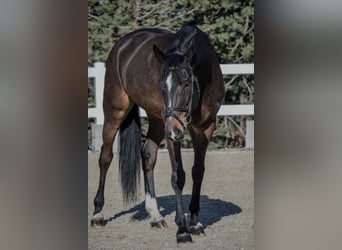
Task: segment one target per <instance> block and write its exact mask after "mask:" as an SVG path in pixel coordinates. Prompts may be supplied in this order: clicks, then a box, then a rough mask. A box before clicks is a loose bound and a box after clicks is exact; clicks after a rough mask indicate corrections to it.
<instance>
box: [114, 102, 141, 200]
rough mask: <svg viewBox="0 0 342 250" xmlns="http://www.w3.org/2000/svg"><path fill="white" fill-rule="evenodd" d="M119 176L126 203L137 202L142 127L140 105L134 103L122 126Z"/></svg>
mask: <svg viewBox="0 0 342 250" xmlns="http://www.w3.org/2000/svg"><path fill="white" fill-rule="evenodd" d="M119 139H120V149H119V150H120V153H119V176H120V178H121V188H122V193H123V200H124V203H125V205H127V204H129V203H131V202H135V203H136V202H137V189H138V187H139V185H140V160H141V154H140V147H141V129H140V117H139V107H138V106H137V105H134V106H133V108H132V110H131V111H130V112H129V114H128V115H127V117H126V119H125V120H124V122H123V123H122V125H121V127H120V133H119Z"/></svg>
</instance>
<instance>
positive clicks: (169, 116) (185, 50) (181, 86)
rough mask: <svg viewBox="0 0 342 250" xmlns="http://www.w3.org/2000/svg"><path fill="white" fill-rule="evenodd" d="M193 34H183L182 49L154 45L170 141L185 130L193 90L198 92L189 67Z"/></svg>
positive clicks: (189, 118)
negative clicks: (159, 67)
mask: <svg viewBox="0 0 342 250" xmlns="http://www.w3.org/2000/svg"><path fill="white" fill-rule="evenodd" d="M194 35H195V33H193V34H190V37H186V38H187V39H186V41H185V43H186V44H184V43H183V44H182V46H183V47H182V48H181V49H179V48H176V49H171V50H170V51H169V52H168V53H164V52H163V51H161V50H160V49H159V48H158V47H157V46H156V45H154V46H153V51H154V54H155V56H156V58H157V59H158V61H159V62H161V63H162V65H163V66H162V73H161V77H160V80H159V86H160V89H161V92H162V96H163V99H164V105H163V106H164V119H165V135H166V137H167V138H169V139H171V140H173V141H179V140H181V139H182V138H183V133H184V130H185V129H186V127H187V126H188V124H189V123H190V122H191V111H192V102H193V96H194V91H198V83H197V79H196V77H195V75H194V72H193V69H192V66H193V64H194V60H195V57H194V54H193V45H192V44H193V41H192V40H193V37H194ZM183 39H184V37H183ZM174 44H175V43H174Z"/></svg>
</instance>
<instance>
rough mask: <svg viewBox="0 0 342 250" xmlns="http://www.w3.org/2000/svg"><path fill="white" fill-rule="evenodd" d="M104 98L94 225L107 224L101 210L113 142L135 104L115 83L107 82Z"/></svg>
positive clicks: (92, 222)
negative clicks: (101, 143) (114, 94)
mask: <svg viewBox="0 0 342 250" xmlns="http://www.w3.org/2000/svg"><path fill="white" fill-rule="evenodd" d="M106 73H107V72H106ZM113 93H116V96H112V94H113ZM120 93H123V94H120ZM104 100H105V101H104V105H103V108H104V113H105V121H104V124H103V131H102V139H103V145H102V147H101V154H100V159H99V167H100V180H99V186H98V189H97V193H96V196H95V199H94V206H95V210H94V213H93V218H92V220H91V226H93V227H98V226H99V227H101V226H104V224H105V223H104V218H103V215H102V213H101V211H102V208H103V206H104V188H105V182H106V175H107V170H108V168H109V166H110V163H111V162H112V158H113V142H114V139H115V136H116V134H117V131H118V129H119V128H120V125H121V124H122V122H123V121H124V119H125V117H126V115H127V114H128V113H129V111H130V109H131V108H132V105H133V104H132V103H131V102H130V101H129V98H128V96H127V95H125V94H124V92H123V90H122V88H121V87H120V86H119V85H114V84H107V85H106V86H105V96H104Z"/></svg>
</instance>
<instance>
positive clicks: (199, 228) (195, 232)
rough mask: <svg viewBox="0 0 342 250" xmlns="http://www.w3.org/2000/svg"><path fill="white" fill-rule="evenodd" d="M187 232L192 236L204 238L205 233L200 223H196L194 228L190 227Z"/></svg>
mask: <svg viewBox="0 0 342 250" xmlns="http://www.w3.org/2000/svg"><path fill="white" fill-rule="evenodd" d="M189 232H190V233H191V234H193V235H200V236H205V232H204V229H203V226H202V224H201V223H197V225H195V226H190V227H189Z"/></svg>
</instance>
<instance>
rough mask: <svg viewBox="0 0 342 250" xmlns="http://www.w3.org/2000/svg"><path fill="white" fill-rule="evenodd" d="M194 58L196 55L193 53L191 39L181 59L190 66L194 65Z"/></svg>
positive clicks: (195, 58)
mask: <svg viewBox="0 0 342 250" xmlns="http://www.w3.org/2000/svg"><path fill="white" fill-rule="evenodd" d="M196 60H197V56H196V54H195V53H194V46H193V41H191V44H190V46H189V48H188V50H187V51H186V53H185V54H184V55H183V61H184V62H187V63H189V64H190V65H191V66H194V65H195V64H196Z"/></svg>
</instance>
